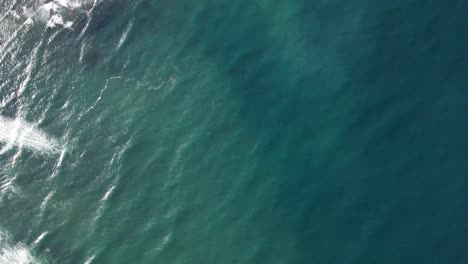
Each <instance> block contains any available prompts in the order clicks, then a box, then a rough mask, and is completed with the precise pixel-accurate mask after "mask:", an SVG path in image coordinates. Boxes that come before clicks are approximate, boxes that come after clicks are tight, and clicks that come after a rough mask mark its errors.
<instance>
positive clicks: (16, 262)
mask: <svg viewBox="0 0 468 264" xmlns="http://www.w3.org/2000/svg"><path fill="white" fill-rule="evenodd" d="M37 263H40V261H39V260H38V259H36V258H35V257H34V256H33V255H32V253H31V251H30V249H29V248H28V247H26V245H23V244H21V243H19V244H16V245H13V244H12V243H10V241H9V239H8V236H7V235H6V234H5V233H3V232H2V231H1V230H0V264H37Z"/></svg>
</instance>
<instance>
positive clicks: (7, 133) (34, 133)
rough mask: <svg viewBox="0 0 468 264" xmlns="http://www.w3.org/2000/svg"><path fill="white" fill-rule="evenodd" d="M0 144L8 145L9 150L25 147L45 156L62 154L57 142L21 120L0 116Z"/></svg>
mask: <svg viewBox="0 0 468 264" xmlns="http://www.w3.org/2000/svg"><path fill="white" fill-rule="evenodd" d="M0 142H2V143H5V144H6V145H7V146H6V147H5V148H6V149H7V150H8V149H10V148H11V147H20V148H21V147H24V148H27V149H30V150H33V151H37V152H41V153H45V154H53V153H58V152H60V145H59V144H58V142H57V140H55V139H53V138H51V137H49V136H48V135H47V134H46V133H44V132H42V131H41V130H39V129H38V128H36V127H35V126H34V125H33V124H30V123H27V122H25V121H24V120H22V119H20V118H16V119H9V118H5V117H2V116H0Z"/></svg>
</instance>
